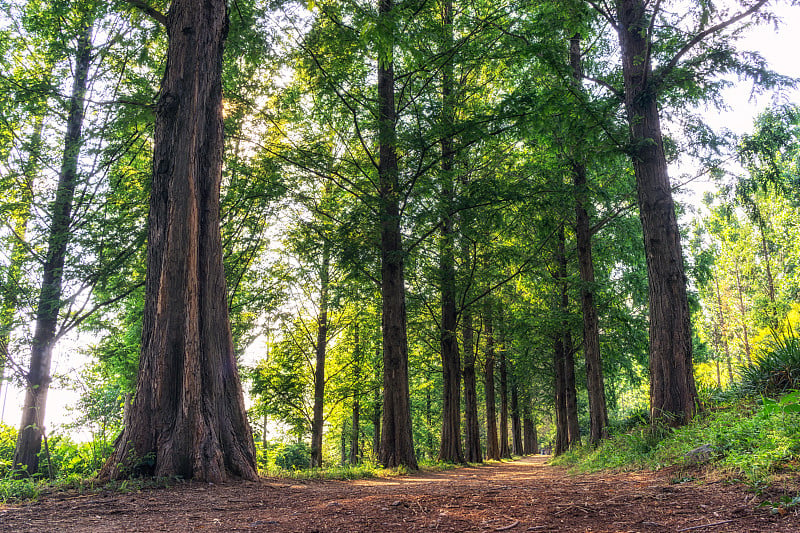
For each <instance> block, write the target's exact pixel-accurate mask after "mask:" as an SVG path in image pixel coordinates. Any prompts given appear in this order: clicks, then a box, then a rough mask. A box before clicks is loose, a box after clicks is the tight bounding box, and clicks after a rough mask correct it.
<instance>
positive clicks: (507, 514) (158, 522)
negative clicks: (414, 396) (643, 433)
mask: <svg viewBox="0 0 800 533" xmlns="http://www.w3.org/2000/svg"><path fill="white" fill-rule="evenodd" d="M547 459H548V458H547V457H542V456H534V457H526V458H523V459H521V460H519V461H515V462H509V463H500V464H492V465H484V466H477V467H468V468H458V469H454V470H448V471H444V472H435V473H423V474H418V475H410V476H403V477H394V478H378V479H364V480H357V481H307V482H298V481H290V480H285V479H275V478H264V479H262V480H260V481H258V482H233V483H226V484H222V485H211V484H207V483H196V482H195V483H188V482H187V483H180V484H177V485H173V486H171V487H169V488H162V489H147V490H141V491H138V492H134V493H124V492H112V491H105V492H100V493H93V494H89V495H85V494H84V495H80V494H68V493H67V494H65V493H54V494H50V495H45V496H43V497H42V498H41V499H40V500H39V501H36V502H33V503H27V504H17V505H5V506H2V507H0V531H15V532H24V531H36V532H37V533H38V532H51V531H52V532H71V531H82V532H83V531H86V532H98V533H101V532H113V533H120V532H155V531H209V532H223V531H224V532H228V531H246V532H261V531H275V532H284V531H286V532H309V533H310V532H334V531H340V532H362V531H363V532H367V531H369V532H380V533H383V532H391V531H439V532H456V531H458V532H461V531H486V532H490V531H510V532H512V533H516V532H523V531H526V532H527V531H537V532H556V531H559V532H588V531H591V532H649V531H657V532H665V531H671V532H683V531H691V532H701V533H706V532H710V533H718V532H723V531H727V532H733V531H735V532H737V533H738V532H766V531H779V532H797V531H800V515H799V514H798V512H797V511H795V510H794V509H790V510H788V511H786V510H781V511H782V512H781V513H771V512H770V509H769V508H768V507H759V506H758V503H759V501H760V499H759V498H757V497H756V495H755V494H754V493H753V492H751V491H748V490H747V488H746V487H743V486H741V485H736V484H731V483H727V482H723V481H713V480H712V481H709V480H704V481H697V480H690V481H683V482H676V481H679V480H680V481H682V480H684V479H687V478H688V477H690V476H688V475H687V473H686V472H680V473H676V472H675V471H672V472H668V471H661V472H638V473H614V474H610V473H602V474H591V475H570V474H569V473H567V471H566V470H564V469H562V468H558V467H552V466H548V465H547V464H546V461H547Z"/></svg>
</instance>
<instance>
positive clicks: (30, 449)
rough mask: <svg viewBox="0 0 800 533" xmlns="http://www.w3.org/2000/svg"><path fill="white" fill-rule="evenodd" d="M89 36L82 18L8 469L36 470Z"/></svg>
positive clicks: (69, 221)
mask: <svg viewBox="0 0 800 533" xmlns="http://www.w3.org/2000/svg"><path fill="white" fill-rule="evenodd" d="M91 41H92V24H90V23H86V24H85V25H84V27H83V29H82V32H81V34H80V35H79V36H78V47H77V51H76V55H75V77H74V79H73V84H72V94H71V96H70V103H69V114H68V116H67V132H66V135H65V137H64V153H63V158H62V162H61V170H60V172H59V176H58V185H57V187H56V197H55V201H54V202H53V206H52V218H51V222H50V233H49V235H48V239H47V255H46V256H45V262H44V266H43V269H42V287H41V290H40V292H39V300H38V303H37V307H36V325H35V327H34V333H33V342H32V343H31V362H30V370H29V371H28V373H27V374H26V375H25V403H24V404H23V406H22V421H21V422H20V429H19V434H18V435H17V446H16V449H15V451H14V460H13V464H14V466H13V469H14V470H15V471H17V472H22V473H26V474H35V473H37V472H38V470H39V451H40V450H41V447H42V431H43V429H44V415H45V406H46V404H47V392H48V390H49V388H50V380H51V376H50V364H51V362H52V359H53V346H54V344H55V342H56V327H57V325H58V314H59V312H60V311H61V304H62V302H61V298H62V294H63V289H62V283H63V271H64V261H65V259H66V255H67V245H68V244H69V241H70V237H71V230H70V226H71V224H72V204H73V200H74V197H75V188H76V187H77V184H78V156H79V154H80V149H81V143H82V136H81V132H82V129H83V119H84V102H85V95H86V87H87V83H88V78H89V67H90V65H91V60H92V42H91Z"/></svg>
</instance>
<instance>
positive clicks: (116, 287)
mask: <svg viewBox="0 0 800 533" xmlns="http://www.w3.org/2000/svg"><path fill="white" fill-rule="evenodd" d="M792 3H793V2H788V1H787V2H783V3H781V2H779V1H776V2H768V1H767V0H729V1H725V2H722V1H717V0H693V1H667V0H663V1H662V0H615V1H613V2H606V1H605V0H604V1H602V2H600V1H594V0H563V1H559V2H548V1H539V0H517V1H513V2H507V1H504V0H499V1H484V0H464V1H461V0H375V1H372V0H317V1H315V0H310V1H308V2H293V1H290V0H269V1H262V0H249V1H248V0H231V1H230V2H226V0H205V1H204V2H195V1H193V0H172V1H171V2H167V1H166V0H111V1H102V2H101V1H97V0H82V1H79V2H78V1H68V0H0V182H2V184H1V185H0V212H2V216H1V217H0V220H1V221H2V226H1V227H0V280H2V285H1V286H0V348H1V350H0V364H2V369H3V381H2V382H0V386H2V389H3V391H6V394H7V390H6V389H7V388H9V387H12V386H15V387H19V388H21V389H23V390H24V391H25V399H24V405H23V406H22V410H21V413H20V423H19V425H18V426H16V427H9V426H3V427H2V428H0V476H2V477H3V478H4V481H2V483H0V493H2V499H3V500H6V499H8V498H12V497H16V496H19V495H20V492H21V493H22V495H23V496H25V495H26V494H27V495H29V494H28V492H30V493H35V492H36V490H38V489H36V487H38V486H39V484H40V483H43V482H47V481H48V480H49V481H51V482H52V481H55V480H61V481H62V482H75V481H76V480H87V479H97V480H99V481H104V482H108V481H115V482H120V481H122V480H129V479H132V478H136V479H145V478H146V479H164V478H172V479H183V480H195V481H203V482H213V483H218V482H223V481H229V480H245V481H256V480H258V479H259V475H263V474H265V473H276V472H280V473H284V474H286V475H300V474H299V472H303V471H311V472H314V471H320V470H319V469H324V468H334V467H337V468H342V469H348V470H347V472H349V474H347V473H346V474H345V475H346V476H350V475H352V476H355V475H358V474H357V472H358V471H359V468H362V469H364V471H365V472H366V471H367V470H369V469H374V468H376V467H381V468H385V469H394V470H395V471H399V472H401V473H402V472H406V473H407V472H415V471H417V470H419V469H420V467H421V466H422V467H424V466H426V465H432V464H438V465H441V464H460V465H467V464H472V465H474V464H476V463H481V462H484V461H499V460H502V459H510V458H511V457H513V456H522V455H530V454H538V453H540V452H542V451H544V452H546V453H553V454H554V455H556V456H560V457H559V459H558V460H562V461H565V463H564V464H582V465H584V467H585V468H588V469H592V468H604V467H608V466H614V467H622V466H626V465H627V466H630V465H631V464H633V465H636V466H637V467H648V468H649V467H652V468H658V467H661V466H664V465H665V464H672V463H670V461H673V462H674V461H675V460H685V458H686V457H687V455H686V453H688V452H690V451H691V450H693V449H695V448H696V447H697V446H701V445H704V444H705V445H707V446H708V448H707V449H706V451H708V450H711V451H710V452H709V453H708V454H707V455H708V457H704V458H703V461H706V460H713V461H715V462H717V463H719V464H721V465H723V466H722V467H723V468H724V469H726V472H728V473H729V474H730V475H734V476H738V477H737V479H741V480H745V481H746V482H750V483H752V484H755V485H758V484H760V483H768V482H770V480H772V479H773V478H771V477H770V478H767V477H765V476H773V475H780V474H781V473H786V472H790V473H791V472H793V473H794V474H796V472H797V468H798V464H797V460H796V458H797V456H798V454H800V424H798V422H800V420H798V417H800V414H798V412H800V393H798V392H797V389H800V384H798V381H799V380H800V333H798V329H799V328H800V239H799V238H798V237H800V193H798V191H800V169H799V168H798V156H799V155H800V106H798V105H797V104H796V103H792V102H791V101H789V100H788V99H787V98H785V97H783V95H785V93H786V91H788V90H790V89H792V88H794V87H795V85H796V83H797V80H795V79H792V78H789V77H786V76H784V75H782V74H780V73H778V72H774V71H773V70H771V69H770V66H769V65H768V64H767V63H766V62H765V61H764V59H763V58H762V57H761V56H760V55H759V53H758V52H757V51H750V50H746V49H743V48H741V47H740V46H739V40H740V38H741V37H742V36H743V35H746V33H747V31H748V29H749V28H751V27H753V26H757V25H774V24H777V23H779V21H778V20H777V18H776V15H775V14H774V12H773V8H774V7H775V6H776V5H778V4H781V5H787V4H792ZM736 84H746V85H747V86H748V87H752V91H753V92H754V93H768V94H772V95H774V97H773V98H772V101H773V102H774V104H773V105H772V106H770V107H768V108H766V109H764V110H763V111H762V113H761V114H760V115H759V117H758V118H757V120H756V122H755V123H754V124H753V125H752V129H751V132H750V133H748V134H745V135H735V134H733V133H732V132H730V131H727V130H721V131H716V130H713V129H712V128H710V127H709V126H708V125H707V124H705V123H704V121H703V119H702V113H701V111H702V110H703V109H706V108H708V107H714V106H717V107H718V108H724V107H725V106H726V105H727V102H725V100H724V99H723V98H722V97H721V95H722V93H723V90H724V89H725V88H726V87H730V86H732V85H736ZM686 168H689V169H691V170H689V171H686V170H682V169H686ZM679 169H680V170H679ZM698 182H702V183H705V184H707V185H708V187H706V189H705V192H704V193H701V194H698V197H699V196H702V200H698V201H697V202H696V204H692V203H689V202H679V201H677V200H676V197H678V196H679V195H680V194H681V193H683V192H685V191H687V190H691V189H692V187H693V186H694V185H695V184H696V183H698ZM684 197H685V196H680V198H684ZM58 358H65V359H72V360H76V361H78V360H79V361H84V364H82V366H81V369H80V370H79V371H76V372H70V373H67V374H59V373H58V372H54V368H56V367H57V364H56V365H54V363H58ZM58 389H72V390H75V391H78V392H79V393H80V400H79V401H78V402H76V403H75V404H74V405H73V406H72V407H71V408H70V410H71V412H72V422H70V423H69V424H64V425H62V426H56V427H47V424H46V423H45V420H46V418H45V417H46V413H48V409H49V408H48V406H47V401H48V393H51V395H52V394H53V393H55V392H56V391H57V390H58ZM3 391H0V394H1V393H2V392H3ZM47 416H49V415H47ZM698 424H700V425H701V426H702V427H705V428H711V430H709V432H706V433H701V434H699V435H696V434H693V433H691V431H694V430H693V429H688V430H687V429H686V428H695V427H699V426H698ZM80 432H82V433H81V434H84V435H86V434H88V435H90V438H88V439H83V440H81V439H78V438H77V437H75V435H77V434H78V433H80ZM692 435H694V436H692ZM677 443H679V444H677ZM633 452H636V454H635V455H631V454H633ZM703 453H705V452H703ZM648 454H650V455H648ZM659 454H661V455H659ZM665 454H666V455H669V456H670V457H671V459H667V458H665ZM670 454H671V455H670ZM688 457H691V456H688ZM675 458H678V459H675ZM615 461H616V462H615ZM587 465H588V466H587ZM592 465H594V466H592ZM309 469H310V470H309ZM755 485H754V486H755ZM758 486H762V485H758ZM15 491H16V492H15ZM25 491H28V492H25ZM392 505H394V504H392ZM797 505H800V498H794V499H793V500H792V499H790V500H788V501H786V502H784V503H783V504H775V505H774V506H773V508H774V509H776V510H780V509H787V508H792V507H794V506H797ZM420 508H421V506H420ZM776 512H777V511H776ZM453 530H454V531H455V530H458V529H457V528H456V529H453Z"/></svg>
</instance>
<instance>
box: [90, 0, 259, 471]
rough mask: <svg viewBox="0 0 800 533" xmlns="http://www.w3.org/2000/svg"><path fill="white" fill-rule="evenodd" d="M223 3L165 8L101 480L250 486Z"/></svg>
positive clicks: (184, 1) (179, 1)
mask: <svg viewBox="0 0 800 533" xmlns="http://www.w3.org/2000/svg"><path fill="white" fill-rule="evenodd" d="M227 30H228V14H227V6H226V2H225V1H224V0H206V1H204V2H200V3H197V2H194V1H192V0H174V1H173V2H172V4H171V6H170V10H169V14H168V15H167V35H168V36H169V42H168V48H167V63H166V69H165V72H164V78H163V80H162V83H161V93H160V96H159V101H158V105H157V108H156V124H155V137H154V141H155V146H154V156H153V184H152V189H151V194H150V214H149V221H148V223H149V239H148V247H147V277H146V282H145V309H144V319H143V328H142V351H141V357H140V363H139V375H138V380H137V386H136V396H135V399H134V402H133V405H132V408H131V415H130V420H129V423H128V424H127V425H126V426H125V428H124V430H123V432H122V434H121V435H120V437H119V439H118V440H117V444H116V449H115V451H114V453H113V454H112V456H111V457H110V458H109V460H108V461H107V463H106V464H105V466H104V468H103V470H102V472H101V477H102V478H112V479H119V478H126V477H130V476H140V475H146V476H158V477H172V476H179V477H182V478H184V479H196V480H201V481H208V482H215V483H216V482H222V481H226V480H229V479H232V478H242V479H249V480H255V479H257V477H258V474H257V470H256V464H255V448H254V445H253V437H252V432H251V431H250V426H249V424H248V421H247V416H246V413H245V406H244V398H243V396H242V389H241V385H240V381H239V373H238V370H237V367H236V359H235V355H234V349H233V341H232V337H231V328H230V320H229V317H228V306H227V297H226V287H225V277H224V270H223V264H222V245H221V238H220V219H219V192H220V182H221V177H222V153H223V115H222V84H221V74H222V52H223V45H224V41H225V37H226V34H227Z"/></svg>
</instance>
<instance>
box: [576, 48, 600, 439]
mask: <svg viewBox="0 0 800 533" xmlns="http://www.w3.org/2000/svg"><path fill="white" fill-rule="evenodd" d="M570 64H571V65H572V71H573V74H574V76H575V80H576V86H579V85H580V80H581V78H582V75H581V70H582V69H581V38H580V36H579V35H576V36H575V37H573V38H572V39H571V40H570ZM572 176H573V184H574V191H575V240H576V241H577V248H578V270H579V271H580V276H581V311H582V312H583V355H584V359H585V360H586V390H587V393H588V396H589V428H590V429H589V442H590V443H592V444H597V443H598V442H600V439H604V438H606V437H608V410H607V408H606V392H605V382H604V380H603V363H602V359H601V358H600V326H599V319H598V316H597V307H596V306H595V303H594V261H593V259H592V230H591V222H590V220H589V211H588V208H587V206H588V205H589V194H588V192H589V191H588V187H587V184H586V166H585V165H584V164H583V162H581V161H579V160H575V161H573V164H572Z"/></svg>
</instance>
